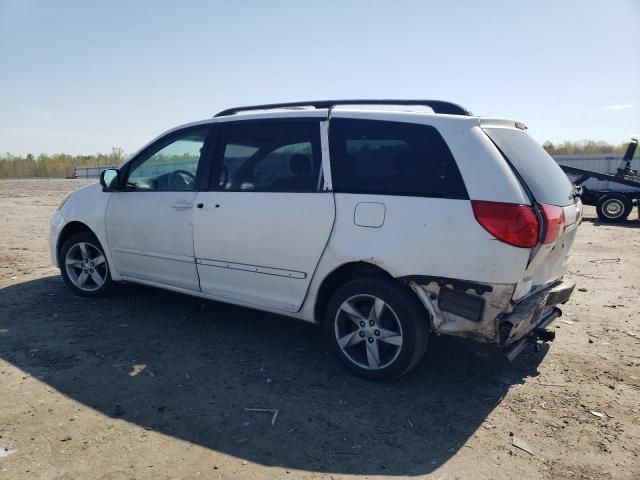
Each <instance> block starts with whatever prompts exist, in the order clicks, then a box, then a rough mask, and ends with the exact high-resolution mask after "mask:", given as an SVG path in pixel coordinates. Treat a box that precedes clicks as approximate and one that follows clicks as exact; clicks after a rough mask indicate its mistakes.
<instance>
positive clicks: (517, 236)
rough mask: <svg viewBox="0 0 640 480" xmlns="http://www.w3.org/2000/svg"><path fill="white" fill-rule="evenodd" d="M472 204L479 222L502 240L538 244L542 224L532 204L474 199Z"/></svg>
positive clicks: (532, 245)
mask: <svg viewBox="0 0 640 480" xmlns="http://www.w3.org/2000/svg"><path fill="white" fill-rule="evenodd" d="M471 206H472V208H473V214H474V216H475V217H476V220H477V221H478V223H479V224H480V225H481V226H482V227H483V228H484V229H485V230H486V231H488V232H489V233H490V234H491V235H493V236H494V237H496V238H497V239H498V240H500V241H501V242H504V243H507V244H509V245H512V246H514V247H519V248H532V247H535V246H536V245H537V243H538V238H539V236H540V224H539V222H538V217H537V215H536V212H535V211H534V210H533V208H532V207H531V206H530V205H521V204H516V203H503V202H488V201H481V200H472V201H471ZM563 223H564V218H563ZM556 238H557V237H556Z"/></svg>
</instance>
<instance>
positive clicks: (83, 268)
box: [59, 232, 113, 297]
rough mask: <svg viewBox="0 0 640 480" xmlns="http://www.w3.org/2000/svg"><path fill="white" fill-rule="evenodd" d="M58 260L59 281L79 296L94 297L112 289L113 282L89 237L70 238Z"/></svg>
mask: <svg viewBox="0 0 640 480" xmlns="http://www.w3.org/2000/svg"><path fill="white" fill-rule="evenodd" d="M59 259H60V261H59V263H60V273H62V278H63V279H64V281H65V283H66V284H67V285H68V286H69V287H70V288H71V290H73V291H74V292H75V293H77V294H78V295H83V296H85V297H95V296H99V295H103V294H105V293H107V292H108V291H109V290H110V289H111V287H112V284H113V281H112V280H111V273H110V271H109V264H108V263H107V258H106V257H105V255H104V251H103V250H102V246H101V245H100V242H98V239H97V238H96V237H95V236H94V235H92V234H91V233H88V232H86V233H79V234H77V235H73V236H72V237H70V238H69V239H68V240H67V241H66V242H64V244H63V245H62V247H61V248H60V255H59Z"/></svg>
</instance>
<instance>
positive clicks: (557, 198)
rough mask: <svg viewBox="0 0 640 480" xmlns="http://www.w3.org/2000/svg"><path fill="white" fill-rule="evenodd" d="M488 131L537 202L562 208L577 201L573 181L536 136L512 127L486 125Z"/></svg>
mask: <svg viewBox="0 0 640 480" xmlns="http://www.w3.org/2000/svg"><path fill="white" fill-rule="evenodd" d="M484 131H485V132H486V133H487V134H488V135H489V138H491V140H493V142H494V143H495V144H496V145H497V146H498V148H499V149H500V150H501V151H502V153H503V155H504V156H505V157H507V160H508V161H509V163H511V165H512V166H513V168H514V169H515V170H516V172H518V174H519V175H520V176H521V177H522V179H523V180H524V182H525V183H526V184H527V187H528V188H529V190H531V193H532V194H533V196H534V198H535V199H536V201H537V202H539V203H547V204H549V205H558V206H561V207H563V206H566V205H570V204H572V203H573V184H572V183H571V182H570V181H569V179H568V178H567V176H566V175H565V173H564V172H563V171H562V169H561V168H560V167H559V166H558V164H557V163H556V161H555V160H554V159H553V158H551V156H550V155H549V154H548V153H547V152H545V151H544V148H542V147H541V146H540V145H539V144H538V143H537V142H536V141H535V140H534V139H533V138H531V137H530V136H529V135H527V134H526V133H525V132H523V131H521V130H514V129H510V128H485V129H484Z"/></svg>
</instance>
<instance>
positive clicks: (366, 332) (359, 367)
mask: <svg viewBox="0 0 640 480" xmlns="http://www.w3.org/2000/svg"><path fill="white" fill-rule="evenodd" d="M324 327H325V336H326V338H327V341H328V342H329V344H330V345H331V347H332V349H333V351H334V352H335V353H336V355H337V356H338V358H339V359H340V361H341V362H342V363H343V364H344V365H345V366H346V367H347V368H348V369H349V370H351V371H352V372H353V373H355V374H356V375H359V376H361V377H364V378H368V379H372V380H390V379H394V378H398V377H400V376H402V375H404V374H405V373H407V372H409V370H411V369H412V368H413V367H415V366H416V365H417V364H418V362H419V361H420V360H421V359H422V357H423V355H424V352H425V351H426V348H427V339H428V334H429V329H428V314H427V313H426V311H425V309H424V308H423V307H422V305H421V304H420V302H419V301H418V299H417V298H416V297H415V295H414V294H413V292H411V291H410V290H408V289H407V288H405V287H402V286H401V285H398V284H396V283H394V282H393V281H391V280H387V279H384V278H377V277H371V278H363V279H358V280H352V281H350V282H348V283H346V284H345V285H343V286H342V287H340V288H339V289H338V290H337V291H336V292H335V293H334V294H333V296H332V297H331V300H330V301H329V305H328V306H327V310H326V313H325V319H324Z"/></svg>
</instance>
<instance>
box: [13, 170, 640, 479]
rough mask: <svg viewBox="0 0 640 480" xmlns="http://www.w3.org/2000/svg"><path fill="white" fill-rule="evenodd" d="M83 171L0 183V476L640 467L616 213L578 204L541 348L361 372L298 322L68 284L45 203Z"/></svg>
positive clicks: (620, 470) (637, 247)
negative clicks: (389, 378) (565, 277)
mask: <svg viewBox="0 0 640 480" xmlns="http://www.w3.org/2000/svg"><path fill="white" fill-rule="evenodd" d="M82 183H83V182H82V181H71V180H37V181H36V180H19V181H0V229H1V230H0V231H1V234H0V239H1V240H0V287H1V288H0V479H3V480H4V479H7V480H21V479H60V480H62V479H105V480H106V479H178V478H180V479H192V478H203V479H208V478H211V479H214V478H238V479H273V478H307V479H311V478H313V479H320V478H322V479H329V478H332V479H342V478H351V477H356V476H358V477H359V478H392V477H403V476H412V477H413V476H420V477H421V478H433V479H455V478H465V479H466V478H496V479H498V478H500V479H501V478H505V479H507V478H553V479H556V478H557V479H567V478H569V479H570V478H591V479H609V478H628V479H631V478H639V477H640V458H639V455H640V326H639V325H638V322H640V221H638V220H637V219H635V217H636V214H635V212H634V213H633V216H634V220H633V221H630V222H629V223H627V224H624V225H608V224H601V223H600V222H598V221H596V220H595V215H594V211H593V209H592V208H587V209H586V216H587V218H586V220H585V222H584V223H583V225H582V226H581V227H580V231H579V234H578V239H577V244H576V246H575V248H574V255H573V260H572V265H571V267H570V271H571V273H570V276H571V278H574V279H575V280H576V281H577V282H578V287H579V289H577V290H576V292H575V293H574V296H573V298H572V299H571V300H570V302H569V303H568V304H567V305H565V308H564V312H565V314H564V316H563V317H561V319H559V320H557V321H556V322H555V323H554V324H553V328H554V329H555V331H556V332H557V336H556V340H555V342H553V343H551V344H550V345H549V346H546V345H543V346H542V347H541V348H540V351H539V352H535V351H534V350H533V348H531V349H530V350H528V351H526V352H525V353H524V354H522V355H521V356H520V357H519V358H518V359H517V360H516V361H515V362H514V363H513V364H511V365H509V364H507V363H506V362H504V361H503V360H502V359H501V358H500V357H499V356H498V355H496V354H495V353H494V352H493V351H492V350H488V349H486V348H482V347H477V346H475V345H472V344H469V343H465V342H461V341H458V340H454V339H448V338H444V337H439V338H436V337H433V338H432V339H431V342H430V347H429V350H428V353H427V355H426V357H425V359H424V360H423V361H422V363H421V364H420V365H419V366H418V368H417V369H416V371H415V372H413V373H412V374H410V375H408V376H406V377H404V378H402V379H400V380H398V381H395V382H391V383H372V382H368V381H364V380H360V379H358V378H356V377H353V376H352V375H350V374H348V373H347V372H346V371H344V370H343V369H342V368H341V366H340V365H339V364H338V362H337V360H336V359H334V358H333V357H332V355H331V354H330V353H329V351H328V348H327V347H326V346H325V344H324V343H323V341H322V340H321V333H320V330H319V329H318V328H317V327H315V326H312V325H306V324H303V323H300V322H295V321H291V320H288V319H286V318H281V317H278V316H275V315H270V314H265V313H261V312H257V311H253V310H248V309H243V308H237V307H232V306H228V305H224V304H219V303H215V302H208V301H203V300H201V299H196V298H190V297H187V296H183V295H179V294H174V293H167V292H163V291H159V290H155V289H151V288H146V287H140V286H134V285H127V286H123V287H121V288H119V289H118V291H117V292H116V293H115V294H114V295H113V296H111V297H109V298H104V299H84V298H79V297H76V296H74V295H73V294H72V293H71V291H70V290H69V289H68V288H66V286H65V285H64V284H63V282H62V279H61V278H60V276H59V273H58V271H57V270H56V269H54V268H53V267H51V266H50V260H49V253H48V246H47V235H48V219H49V216H50V215H51V213H52V212H53V211H54V210H55V209H56V207H57V205H58V203H59V202H60V201H61V200H62V198H63V197H64V196H65V195H66V193H67V192H69V191H71V190H73V189H75V188H77V187H78V186H80V185H81V184H82ZM247 408H264V409H277V410H278V415H277V418H274V417H273V415H272V413H270V412H252V411H247V410H245V409H247ZM273 420H275V423H274V424H273V425H272V422H273ZM519 440H523V441H524V442H526V444H528V446H529V448H530V450H531V453H527V452H526V451H524V450H521V449H519V448H517V447H515V446H513V444H512V443H513V442H514V441H516V442H517V441H519ZM360 476H361V477H360Z"/></svg>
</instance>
